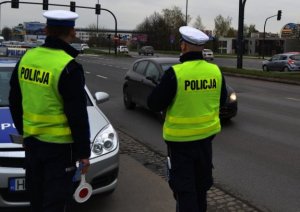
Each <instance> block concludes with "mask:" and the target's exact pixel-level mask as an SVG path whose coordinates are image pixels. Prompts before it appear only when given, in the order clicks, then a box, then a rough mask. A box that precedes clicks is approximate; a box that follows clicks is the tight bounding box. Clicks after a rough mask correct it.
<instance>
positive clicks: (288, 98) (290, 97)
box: [287, 97, 300, 102]
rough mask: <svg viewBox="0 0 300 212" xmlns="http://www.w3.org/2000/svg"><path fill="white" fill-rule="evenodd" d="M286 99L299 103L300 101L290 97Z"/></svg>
mask: <svg viewBox="0 0 300 212" xmlns="http://www.w3.org/2000/svg"><path fill="white" fill-rule="evenodd" d="M287 99H289V100H294V101H299V102H300V99H296V98H292V97H287Z"/></svg>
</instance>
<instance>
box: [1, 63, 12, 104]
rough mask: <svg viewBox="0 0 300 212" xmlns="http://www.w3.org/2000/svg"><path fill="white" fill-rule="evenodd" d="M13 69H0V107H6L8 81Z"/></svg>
mask: <svg viewBox="0 0 300 212" xmlns="http://www.w3.org/2000/svg"><path fill="white" fill-rule="evenodd" d="M12 71H13V67H0V107H3V106H8V94H9V89H10V86H9V81H10V76H11V74H12Z"/></svg>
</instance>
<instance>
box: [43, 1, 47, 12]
mask: <svg viewBox="0 0 300 212" xmlns="http://www.w3.org/2000/svg"><path fill="white" fill-rule="evenodd" d="M43 10H48V0H43Z"/></svg>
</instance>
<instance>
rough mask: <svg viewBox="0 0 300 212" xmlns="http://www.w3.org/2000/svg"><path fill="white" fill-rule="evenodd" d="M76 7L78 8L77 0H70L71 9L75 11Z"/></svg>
mask: <svg viewBox="0 0 300 212" xmlns="http://www.w3.org/2000/svg"><path fill="white" fill-rule="evenodd" d="M75 8H76V2H75V1H71V2H70V11H72V12H75Z"/></svg>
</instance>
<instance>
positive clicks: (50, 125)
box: [9, 10, 90, 212]
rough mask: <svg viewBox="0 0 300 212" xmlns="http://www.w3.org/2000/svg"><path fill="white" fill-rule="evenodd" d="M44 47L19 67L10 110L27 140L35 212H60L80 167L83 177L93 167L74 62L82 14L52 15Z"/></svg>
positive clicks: (80, 73) (29, 53) (79, 74)
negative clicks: (77, 23)
mask: <svg viewBox="0 0 300 212" xmlns="http://www.w3.org/2000/svg"><path fill="white" fill-rule="evenodd" d="M43 16H44V17H45V18H47V25H46V28H45V31H46V35H47V37H46V40H45V44H44V45H42V46H40V47H36V48H33V49H30V50H28V51H27V52H26V54H25V55H24V56H23V57H22V58H21V59H20V61H19V62H18V64H17V65H16V67H15V69H14V71H13V74H12V77H11V81H10V85H11V90H10V95H9V101H10V109H11V113H12V117H13V120H14V123H15V126H16V128H17V130H18V132H19V133H20V134H21V135H23V138H24V147H25V157H26V160H25V161H26V162H25V163H26V164H25V168H26V189H27V190H28V192H29V198H30V203H31V210H32V211H34V212H50V211H51V212H62V211H65V208H66V205H67V203H68V202H69V200H71V198H72V194H73V192H74V188H73V182H72V177H73V176H74V173H75V171H76V164H75V163H76V161H80V162H81V164H82V166H83V168H82V173H83V174H84V173H86V172H87V171H88V167H89V165H90V162H89V157H90V129H89V122H88V115H87V101H86V96H85V90H84V86H85V79H84V72H83V68H82V66H81V65H80V64H78V63H77V62H76V61H75V58H76V56H77V55H78V51H77V50H75V49H74V48H73V47H71V46H70V45H69V43H71V42H72V41H73V40H74V38H75V30H74V25H75V19H77V18H78V14H76V13H74V12H70V11H63V10H53V11H47V12H45V13H44V14H43Z"/></svg>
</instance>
